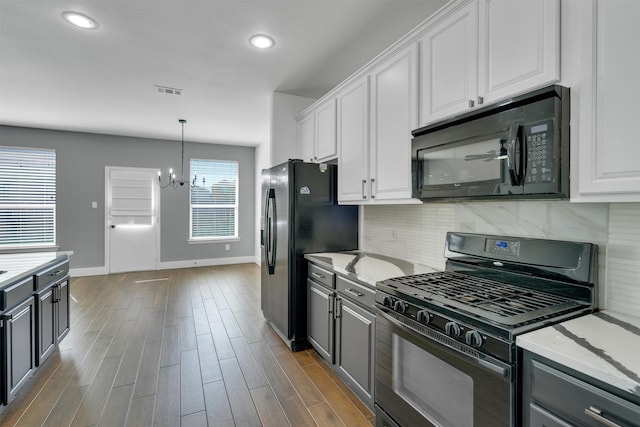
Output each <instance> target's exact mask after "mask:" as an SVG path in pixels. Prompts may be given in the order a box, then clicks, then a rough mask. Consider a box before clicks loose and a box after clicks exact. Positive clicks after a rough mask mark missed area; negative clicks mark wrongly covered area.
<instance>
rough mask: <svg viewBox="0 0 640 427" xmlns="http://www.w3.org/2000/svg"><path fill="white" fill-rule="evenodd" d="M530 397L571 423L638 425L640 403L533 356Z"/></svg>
mask: <svg viewBox="0 0 640 427" xmlns="http://www.w3.org/2000/svg"><path fill="white" fill-rule="evenodd" d="M531 363H532V371H533V372H532V373H533V379H532V384H531V397H532V400H533V402H534V403H535V404H537V405H539V406H541V407H544V408H545V409H547V410H549V411H550V412H553V413H554V414H555V415H557V416H559V417H560V418H561V419H563V420H565V421H567V422H569V423H570V424H576V423H577V424H580V425H586V426H601V425H606V421H605V420H608V421H611V422H613V423H616V424H620V425H623V426H627V425H629V426H631V425H638V420H640V406H638V405H635V404H633V403H631V402H629V401H627V400H625V399H622V398H620V397H618V396H616V395H614V394H611V393H609V392H607V391H605V390H603V389H601V388H599V387H595V386H593V385H591V384H589V383H586V382H584V381H581V380H579V379H577V378H574V377H573V376H571V375H568V374H566V373H564V372H560V371H558V370H556V369H554V368H552V367H550V366H547V365H545V364H543V363H540V362H538V361H535V360H533V361H532V362H531Z"/></svg>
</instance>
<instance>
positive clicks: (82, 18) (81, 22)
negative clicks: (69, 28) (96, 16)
mask: <svg viewBox="0 0 640 427" xmlns="http://www.w3.org/2000/svg"><path fill="white" fill-rule="evenodd" d="M62 17H63V18H64V19H65V21H67V22H69V23H70V24H73V25H75V26H76V27H80V28H84V29H85V30H95V29H96V28H98V23H97V22H96V21H95V20H93V19H92V18H90V17H88V16H87V15H83V14H82V13H78V12H63V13H62Z"/></svg>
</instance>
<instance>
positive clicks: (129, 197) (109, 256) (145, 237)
mask: <svg viewBox="0 0 640 427" xmlns="http://www.w3.org/2000/svg"><path fill="white" fill-rule="evenodd" d="M158 190H159V188H158V171H157V169H141V168H121V167H111V166H107V167H106V203H105V205H106V226H107V232H106V235H107V237H106V251H105V254H106V261H105V266H106V267H107V271H108V272H109V273H119V272H125V271H145V270H156V269H157V263H158V260H159V246H160V245H159V242H160V239H159V236H158V232H159V227H158V219H159V214H160V210H159V206H160V200H159V195H160V192H159V191H158Z"/></svg>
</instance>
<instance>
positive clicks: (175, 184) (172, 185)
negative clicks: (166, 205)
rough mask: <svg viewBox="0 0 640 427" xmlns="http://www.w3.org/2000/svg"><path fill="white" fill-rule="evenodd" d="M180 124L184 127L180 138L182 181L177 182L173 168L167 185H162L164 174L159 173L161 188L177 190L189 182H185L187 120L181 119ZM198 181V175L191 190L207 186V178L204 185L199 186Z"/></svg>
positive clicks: (203, 178) (194, 175) (195, 175)
mask: <svg viewBox="0 0 640 427" xmlns="http://www.w3.org/2000/svg"><path fill="white" fill-rule="evenodd" d="M178 123H180V125H182V136H181V138H180V143H181V154H182V157H181V158H180V180H176V174H175V173H174V172H173V168H169V182H167V183H166V184H165V185H162V173H161V172H160V171H158V183H160V188H169V187H170V188H173V189H176V188H178V187H182V186H184V185H185V184H186V183H187V182H188V181H185V179H184V125H185V123H187V121H186V120H185V119H179V120H178ZM197 179H198V176H197V173H194V174H193V180H192V181H191V184H190V187H191V188H200V187H204V185H205V177H204V176H203V177H202V185H201V186H200V185H198V184H197V182H196V180H197Z"/></svg>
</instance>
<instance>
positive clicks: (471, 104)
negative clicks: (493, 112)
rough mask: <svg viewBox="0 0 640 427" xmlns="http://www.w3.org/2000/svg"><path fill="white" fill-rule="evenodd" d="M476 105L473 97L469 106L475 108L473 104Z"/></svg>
mask: <svg viewBox="0 0 640 427" xmlns="http://www.w3.org/2000/svg"><path fill="white" fill-rule="evenodd" d="M474 105H475V102H473V99H470V100H469V108H473V106H474Z"/></svg>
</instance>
